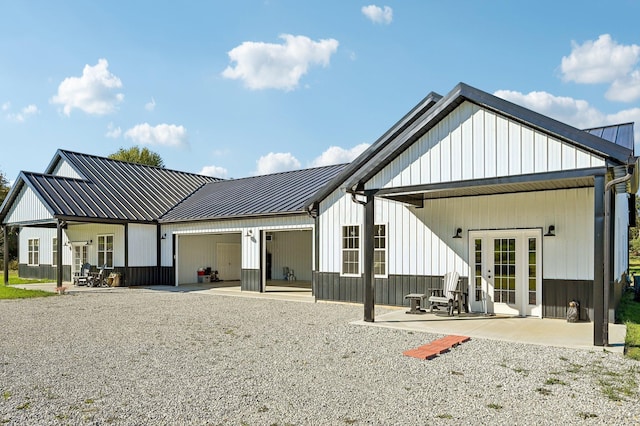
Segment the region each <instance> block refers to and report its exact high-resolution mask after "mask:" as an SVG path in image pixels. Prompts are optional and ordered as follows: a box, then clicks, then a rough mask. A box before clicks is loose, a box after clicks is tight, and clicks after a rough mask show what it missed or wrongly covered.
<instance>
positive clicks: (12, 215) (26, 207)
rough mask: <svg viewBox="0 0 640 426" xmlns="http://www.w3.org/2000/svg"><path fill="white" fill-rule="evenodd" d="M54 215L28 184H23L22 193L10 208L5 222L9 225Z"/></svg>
mask: <svg viewBox="0 0 640 426" xmlns="http://www.w3.org/2000/svg"><path fill="white" fill-rule="evenodd" d="M51 219H53V216H52V215H51V213H49V210H47V208H46V207H45V205H44V204H43V203H42V201H40V199H39V198H38V197H37V196H36V194H35V192H33V190H32V189H31V188H29V187H28V186H26V185H25V186H23V187H22V190H21V191H20V194H18V197H17V198H16V201H15V202H14V203H13V206H12V207H11V209H10V210H9V213H8V214H7V217H6V219H5V222H6V223H7V224H9V225H12V224H16V225H17V224H20V223H25V222H37V221H43V220H51Z"/></svg>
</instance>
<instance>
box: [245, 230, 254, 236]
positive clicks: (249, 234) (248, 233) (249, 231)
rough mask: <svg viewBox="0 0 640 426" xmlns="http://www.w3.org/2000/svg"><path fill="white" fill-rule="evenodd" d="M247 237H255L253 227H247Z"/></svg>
mask: <svg viewBox="0 0 640 426" xmlns="http://www.w3.org/2000/svg"><path fill="white" fill-rule="evenodd" d="M244 236H245V237H253V229H247V233H246V234H244Z"/></svg>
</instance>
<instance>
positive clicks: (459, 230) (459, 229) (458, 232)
mask: <svg viewBox="0 0 640 426" xmlns="http://www.w3.org/2000/svg"><path fill="white" fill-rule="evenodd" d="M460 234H462V228H458V229H456V235H454V236H453V238H462V235H460Z"/></svg>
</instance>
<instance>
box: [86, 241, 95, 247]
mask: <svg viewBox="0 0 640 426" xmlns="http://www.w3.org/2000/svg"><path fill="white" fill-rule="evenodd" d="M90 244H93V240H89V241H87V242H86V243H85V246H88V245H90Z"/></svg>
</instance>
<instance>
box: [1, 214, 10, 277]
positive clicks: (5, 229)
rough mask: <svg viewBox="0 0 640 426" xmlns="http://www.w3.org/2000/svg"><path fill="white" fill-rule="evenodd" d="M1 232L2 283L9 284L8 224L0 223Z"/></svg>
mask: <svg viewBox="0 0 640 426" xmlns="http://www.w3.org/2000/svg"><path fill="white" fill-rule="evenodd" d="M2 233H3V234H4V243H3V245H4V247H3V248H2V250H3V254H4V262H3V263H4V285H8V284H9V226H7V225H2Z"/></svg>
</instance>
